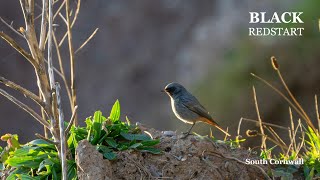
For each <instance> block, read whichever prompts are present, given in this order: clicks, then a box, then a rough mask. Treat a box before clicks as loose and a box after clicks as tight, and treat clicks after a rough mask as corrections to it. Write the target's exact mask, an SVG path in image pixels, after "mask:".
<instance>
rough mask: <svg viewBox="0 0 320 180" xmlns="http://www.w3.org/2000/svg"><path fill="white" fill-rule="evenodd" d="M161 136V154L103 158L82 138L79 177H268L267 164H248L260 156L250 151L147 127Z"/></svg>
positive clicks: (128, 153)
mask: <svg viewBox="0 0 320 180" xmlns="http://www.w3.org/2000/svg"><path fill="white" fill-rule="evenodd" d="M148 132H150V134H152V136H153V137H154V138H160V144H158V145H157V146H156V147H157V148H159V149H161V150H163V153H162V154H160V155H154V154H150V153H145V152H139V151H132V150H131V151H129V150H128V151H122V152H118V153H117V159H116V160H113V161H109V160H107V159H103V156H102V154H101V153H99V152H98V151H97V150H96V148H95V147H94V146H92V145H91V144H90V143H89V142H88V141H86V140H83V141H81V142H80V143H79V146H78V148H77V149H76V162H77V165H78V177H79V179H80V180H89V179H96V180H102V179H103V180H106V179H112V180H113V179H124V180H126V179H128V180H132V179H268V178H269V177H267V175H266V173H265V171H266V170H267V167H266V166H262V165H261V166H257V165H248V164H245V163H244V162H245V159H247V158H250V159H255V158H258V157H257V156H254V155H252V154H250V153H249V152H248V151H247V150H244V149H239V148H230V147H229V146H228V145H226V144H224V143H217V142H213V141H211V140H209V139H208V138H202V137H198V136H194V135H189V136H188V137H187V138H185V139H181V137H180V136H177V135H176V134H175V133H174V132H171V131H169V132H168V131H166V132H160V131H156V130H154V129H148Z"/></svg>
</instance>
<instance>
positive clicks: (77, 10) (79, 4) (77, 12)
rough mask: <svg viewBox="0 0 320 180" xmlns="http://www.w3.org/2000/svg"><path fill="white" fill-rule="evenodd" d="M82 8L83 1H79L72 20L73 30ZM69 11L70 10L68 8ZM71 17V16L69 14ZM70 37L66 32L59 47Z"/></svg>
mask: <svg viewBox="0 0 320 180" xmlns="http://www.w3.org/2000/svg"><path fill="white" fill-rule="evenodd" d="M80 6H81V0H78V4H77V9H76V13H75V15H74V18H73V20H72V23H71V28H72V27H73V25H74V24H75V22H76V20H77V17H78V14H79V11H80ZM68 9H69V8H68ZM67 15H69V14H67ZM61 18H62V19H64V17H63V16H62V17H61ZM66 25H67V26H68V23H67V22H66ZM67 35H68V32H66V33H65V34H64V36H63V38H62V39H61V41H60V43H59V46H61V45H62V44H63V42H64V40H65V38H66V37H67Z"/></svg>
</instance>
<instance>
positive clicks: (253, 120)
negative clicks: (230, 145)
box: [242, 118, 288, 130]
mask: <svg viewBox="0 0 320 180" xmlns="http://www.w3.org/2000/svg"><path fill="white" fill-rule="evenodd" d="M242 119H243V120H245V121H249V122H254V123H257V122H258V123H259V121H258V120H255V119H248V118H242ZM262 124H263V125H268V126H273V127H277V128H279V129H284V130H288V128H286V127H283V126H279V125H276V124H271V123H267V122H262Z"/></svg>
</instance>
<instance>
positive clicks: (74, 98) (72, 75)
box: [65, 0, 78, 125]
mask: <svg viewBox="0 0 320 180" xmlns="http://www.w3.org/2000/svg"><path fill="white" fill-rule="evenodd" d="M65 6H66V19H67V22H68V24H67V31H68V44H69V56H70V79H71V83H70V88H71V95H72V107H75V106H76V105H77V94H76V89H75V65H74V50H73V45H72V32H71V21H70V14H69V10H70V5H69V0H66V5H65ZM76 15H77V14H76ZM72 111H73V109H72ZM74 124H75V125H77V124H78V122H77V116H75V121H74Z"/></svg>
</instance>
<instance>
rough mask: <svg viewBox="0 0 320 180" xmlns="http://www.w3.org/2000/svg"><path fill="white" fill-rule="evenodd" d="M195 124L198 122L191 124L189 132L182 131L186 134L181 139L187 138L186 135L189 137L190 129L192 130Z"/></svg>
mask: <svg viewBox="0 0 320 180" xmlns="http://www.w3.org/2000/svg"><path fill="white" fill-rule="evenodd" d="M195 124H196V123H195V122H194V123H193V124H192V126H191V128H190V129H189V131H188V132H184V133H182V134H184V136H183V137H182V138H181V139H184V138H186V137H188V136H189V134H190V131H191V130H192V128H193V126H194V125H195Z"/></svg>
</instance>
